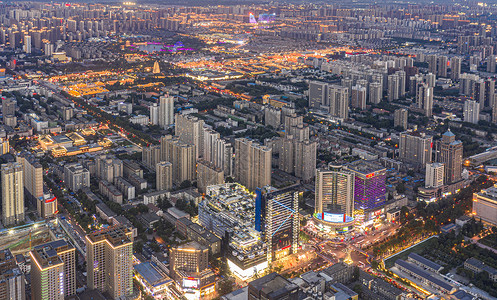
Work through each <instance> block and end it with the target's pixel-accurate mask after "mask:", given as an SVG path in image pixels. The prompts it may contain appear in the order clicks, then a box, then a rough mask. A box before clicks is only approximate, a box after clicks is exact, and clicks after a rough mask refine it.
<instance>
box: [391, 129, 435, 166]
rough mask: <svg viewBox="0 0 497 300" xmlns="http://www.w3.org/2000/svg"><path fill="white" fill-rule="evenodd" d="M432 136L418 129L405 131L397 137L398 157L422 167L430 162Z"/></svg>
mask: <svg viewBox="0 0 497 300" xmlns="http://www.w3.org/2000/svg"><path fill="white" fill-rule="evenodd" d="M432 147H433V137H431V136H427V135H426V134H424V133H421V132H418V131H405V132H402V133H401V134H400V138H399V158H400V159H401V160H402V161H404V162H408V163H412V164H415V165H417V166H419V167H424V166H425V165H426V164H427V163H431V156H432Z"/></svg>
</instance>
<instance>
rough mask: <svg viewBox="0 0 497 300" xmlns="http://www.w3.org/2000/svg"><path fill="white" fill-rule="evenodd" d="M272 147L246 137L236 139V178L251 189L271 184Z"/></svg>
mask: <svg viewBox="0 0 497 300" xmlns="http://www.w3.org/2000/svg"><path fill="white" fill-rule="evenodd" d="M271 153H272V151H271V149H270V148H268V147H265V146H262V145H260V144H258V143H256V142H253V141H251V140H248V139H246V138H238V139H236V140H235V178H236V179H237V180H238V181H239V182H240V183H241V184H242V185H244V186H246V187H247V188H248V189H249V190H251V191H253V190H255V188H257V187H264V186H266V185H270V184H271Z"/></svg>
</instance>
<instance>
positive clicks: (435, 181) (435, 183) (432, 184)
mask: <svg viewBox="0 0 497 300" xmlns="http://www.w3.org/2000/svg"><path fill="white" fill-rule="evenodd" d="M443 184H444V164H442V163H431V164H426V176H425V188H438V187H441V186H443Z"/></svg>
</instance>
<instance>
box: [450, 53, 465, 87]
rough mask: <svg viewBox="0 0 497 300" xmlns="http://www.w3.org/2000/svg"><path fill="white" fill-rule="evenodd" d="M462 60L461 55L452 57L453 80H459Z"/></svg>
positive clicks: (451, 72) (451, 74) (451, 75)
mask: <svg viewBox="0 0 497 300" xmlns="http://www.w3.org/2000/svg"><path fill="white" fill-rule="evenodd" d="M461 61H462V59H461V58H460V57H457V56H454V57H452V58H451V59H450V78H451V79H452V81H454V82H456V81H459V76H461Z"/></svg>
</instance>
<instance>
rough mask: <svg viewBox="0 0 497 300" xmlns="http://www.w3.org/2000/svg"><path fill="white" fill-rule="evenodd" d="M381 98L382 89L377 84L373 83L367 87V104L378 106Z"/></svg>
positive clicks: (379, 84)
mask: <svg viewBox="0 0 497 300" xmlns="http://www.w3.org/2000/svg"><path fill="white" fill-rule="evenodd" d="M382 98H383V87H382V86H381V83H379V82H373V83H371V84H370V85H369V103H373V104H378V103H380V102H381V99H382Z"/></svg>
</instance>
